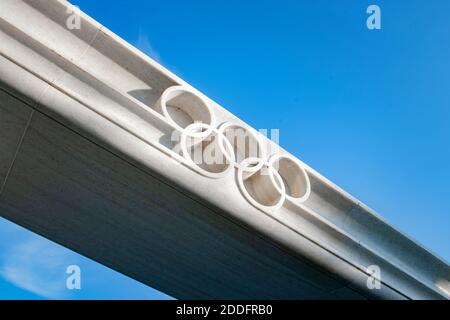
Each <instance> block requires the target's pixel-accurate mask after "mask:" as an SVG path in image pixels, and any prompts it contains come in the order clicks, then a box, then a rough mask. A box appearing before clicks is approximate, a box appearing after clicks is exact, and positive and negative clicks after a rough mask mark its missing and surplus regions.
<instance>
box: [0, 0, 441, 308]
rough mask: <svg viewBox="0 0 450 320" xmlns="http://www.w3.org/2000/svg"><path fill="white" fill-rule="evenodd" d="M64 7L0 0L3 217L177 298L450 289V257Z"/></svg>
mask: <svg viewBox="0 0 450 320" xmlns="http://www.w3.org/2000/svg"><path fill="white" fill-rule="evenodd" d="M71 8H72V7H71V6H70V5H69V4H68V3H67V2H65V1H59V0H46V1H44V0H42V1H33V0H2V1H1V4H0V183H1V191H0V192H1V193H0V215H2V216H3V217H5V218H7V219H9V220H11V221H13V222H15V223H17V224H20V225H22V226H24V227H26V228H28V229H30V230H32V231H34V232H36V233H39V234H41V235H43V236H45V237H47V238H49V239H51V240H53V241H56V242H58V243H60V244H62V245H64V246H66V247H68V248H70V249H73V250H75V251H77V252H79V253H81V254H83V255H86V256H87V257H90V258H92V259H94V260H96V261H99V262H100V263H103V264H105V265H107V266H109V267H111V268H113V269H115V270H118V271H120V272H122V273H124V274H126V275H128V276H130V277H133V278H135V279H137V280H139V281H142V282H144V283H146V284H148V285H151V286H153V287H154V288H156V289H159V290H162V291H164V292H166V293H168V294H170V295H173V296H174V297H178V298H225V299H228V298H284V299H295V298H327V299H329V298H338V299H339V298H343V299H349V298H357V299H365V298H382V299H445V298H448V297H449V294H450V285H449V279H450V268H449V266H448V265H447V264H446V262H444V261H443V260H441V259H439V258H438V257H436V256H434V255H433V254H431V253H430V252H428V251H427V250H425V249H424V248H422V247H421V246H420V245H419V244H417V243H415V242H413V241H412V240H410V239H408V238H407V237H406V236H404V235H403V234H402V233H400V232H399V231H397V230H395V229H394V228H393V227H392V226H390V225H389V224H388V223H386V222H385V221H384V220H383V219H382V218H381V217H380V216H378V215H377V214H376V213H375V212H373V211H372V210H371V209H370V208H368V207H367V206H365V205H364V204H363V203H361V202H360V201H358V200H357V199H355V198H353V197H352V196H351V195H349V194H347V193H346V192H345V191H343V190H341V189H340V188H338V187H337V186H336V185H334V184H333V183H331V182H330V181H328V180H327V179H326V178H324V177H323V176H321V175H320V174H319V173H317V172H316V171H315V170H313V169H312V168H310V167H309V166H307V165H306V164H304V163H303V162H302V161H300V160H299V159H297V158H295V157H294V156H292V155H291V154H289V153H288V152H287V151H285V150H282V149H278V150H277V146H275V145H274V144H273V143H272V142H271V141H269V140H268V139H267V138H266V137H264V136H262V135H261V134H260V133H258V132H256V131H255V130H254V129H252V128H251V127H249V126H248V125H247V124H245V123H244V122H242V121H241V120H240V119H238V118H236V117H235V116H234V115H232V114H230V113H229V112H228V111H227V110H225V109H224V108H223V107H221V106H220V105H218V104H217V103H215V102H214V101H212V100H211V99H209V98H208V97H206V96H204V95H203V94H202V93H201V92H199V91H198V90H197V89H195V88H193V87H192V86H190V85H189V84H187V83H186V82H184V81H183V80H182V79H180V78H178V77H177V76H175V75H174V74H172V73H171V72H169V71H168V70H166V69H164V68H163V67H162V66H160V65H158V64H157V63H156V62H155V61H153V60H151V59H150V58H148V57H147V56H145V55H144V54H143V53H141V52H139V51H138V50H137V49H135V48H133V47H132V46H130V45H129V44H127V43H126V42H125V41H123V40H122V39H120V38H118V37H117V36H116V35H115V34H113V33H112V32H110V31H109V30H107V29H106V28H104V27H103V26H101V25H100V24H98V23H97V22H95V21H93V20H92V19H91V18H89V17H88V16H86V15H84V14H81V15H80V19H81V20H80V21H81V24H80V29H77V28H75V29H70V28H68V27H67V21H68V19H69V18H71V15H72V14H73V11H72V10H71ZM236 128H239V129H240V130H242V131H243V132H247V133H248V135H247V137H248V139H249V140H248V141H250V140H252V141H254V145H256V146H257V147H256V148H254V150H252V149H248V150H243V149H242V148H241V147H240V146H239V145H236V143H235V141H234V140H233V139H228V138H227V132H229V131H230V130H232V129H236ZM174 136H178V137H179V138H180V139H179V140H177V143H174V141H173V137H174ZM192 136H196V137H197V138H198V139H199V140H198V139H197V140H194V141H193V139H192ZM206 137H211V139H210V140H206V139H205V138H206ZM199 141H200V142H199ZM205 141H208V142H207V143H205ZM178 142H181V143H180V144H179V145H178ZM208 145H212V146H213V147H214V148H213V149H214V150H215V151H216V152H217V153H218V154H219V156H220V158H222V159H226V160H227V161H224V162H223V163H202V164H198V163H197V162H196V161H194V160H193V159H192V157H191V155H192V152H193V149H196V148H199V147H200V146H203V147H205V146H208ZM177 148H178V149H177ZM274 150H277V151H276V152H274ZM194 151H195V150H194ZM200 154H201V155H204V153H203V152H201V153H200ZM216 155H217V154H216ZM373 265H375V266H379V267H380V270H381V279H380V280H381V281H380V284H381V288H380V289H371V288H370V286H368V281H371V280H370V278H369V276H370V271H368V268H369V267H370V266H373ZM369 270H370V269H369Z"/></svg>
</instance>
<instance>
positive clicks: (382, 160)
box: [0, 0, 450, 299]
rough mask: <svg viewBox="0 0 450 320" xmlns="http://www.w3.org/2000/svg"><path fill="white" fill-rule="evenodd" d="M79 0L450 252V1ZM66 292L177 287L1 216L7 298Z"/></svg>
mask: <svg viewBox="0 0 450 320" xmlns="http://www.w3.org/2000/svg"><path fill="white" fill-rule="evenodd" d="M71 2H72V3H73V4H76V5H78V6H79V7H80V8H81V9H82V10H83V11H85V12H87V13H88V14H89V15H91V16H92V17H93V18H95V19H97V20H98V21H100V23H102V24H104V25H105V26H106V27H108V28H109V29H111V30H112V31H114V32H115V33H117V34H118V35H119V36H121V37H123V38H124V39H125V40H127V41H128V42H130V43H132V44H134V45H135V46H137V47H138V48H140V49H141V50H142V51H144V52H145V53H147V54H149V55H150V56H152V57H153V58H155V59H156V60H158V61H159V62H160V63H161V64H163V65H164V66H166V67H167V68H169V69H170V70H172V71H173V72H175V73H176V74H178V75H179V76H180V77H182V78H184V79H185V80H186V81H187V82H189V83H191V84H192V85H193V86H195V87H197V88H198V89H200V90H201V91H203V92H204V93H205V94H206V95H208V96H210V97H211V98H213V99H214V100H216V101H217V102H219V103H220V104H222V105H223V106H224V107H226V108H227V109H229V110H230V111H231V112H233V113H234V114H235V115H237V116H238V117H240V118H242V119H243V120H244V121H246V122H247V123H249V124H250V125H252V126H253V127H255V128H258V129H260V128H267V129H271V128H275V129H280V144H281V145H282V146H283V147H284V148H286V149H287V150H289V151H290V152H291V153H293V154H294V155H296V156H298V157H299V158H300V159H302V160H303V161H304V162H306V163H307V164H309V165H310V166H312V167H313V168H315V169H316V170H317V171H319V172H320V173H322V174H323V175H324V176H326V177H328V178H329V179H330V180H332V181H333V182H335V183H336V184H338V185H339V186H341V187H342V188H344V189H345V190H347V191H348V192H350V193H351V194H353V195H354V196H356V197H357V198H359V199H360V200H362V201H363V202H365V203H366V204H367V205H369V206H370V207H372V208H374V209H375V210H377V211H378V212H379V213H380V214H381V215H382V216H384V217H385V218H386V219H387V220H388V221H389V222H391V223H392V224H393V225H395V226H396V227H398V229H400V230H401V231H403V232H405V233H406V234H407V235H409V236H411V237H412V238H413V239H415V240H417V241H418V242H420V243H422V244H423V245H424V246H425V247H426V248H428V249H430V250H431V251H433V252H434V253H436V254H438V255H439V256H441V257H442V258H444V259H445V260H446V261H449V260H450V187H449V181H450V88H449V84H450V60H449V58H448V57H450V41H449V39H450V19H449V18H448V13H449V12H450V2H449V1H447V0H434V1H432V2H427V1H421V0H408V1H406V0H404V1H373V2H368V1H355V0H340V1H329V0H315V1H299V0H295V1H261V0H260V1H234V0H231V1H211V0H209V1H176V0H173V1H143V0H142V1H141V0H128V1H106V0H96V1H92V0H72V1H71ZM370 4H377V5H379V6H380V8H381V12H382V29H381V30H373V31H370V30H368V29H367V28H366V18H367V14H366V8H367V7H368V5H370ZM36 248H38V249H39V252H42V253H43V254H41V255H39V256H36V254H35V251H36ZM67 264H79V265H80V266H81V268H82V272H83V274H82V275H83V278H82V279H83V287H82V290H80V291H77V292H73V291H70V292H67V290H63V289H62V288H61V284H60V283H62V286H64V285H65V281H64V280H63V281H61V280H60V279H65V277H66V275H65V273H64V268H63V267H64V266H65V265H67ZM61 270H63V271H62V273H61ZM53 297H57V298H64V299H70V298H88V299H89V298H100V299H101V298H148V299H151V298H167V296H164V295H162V294H160V293H158V292H157V291H155V290H153V289H151V288H148V287H145V286H144V285H142V284H139V283H138V282H136V281H134V280H131V279H128V278H126V277H124V276H122V275H120V274H118V273H116V272H114V271H111V270H109V269H107V268H105V267H103V266H100V265H98V264H96V263H94V262H92V261H90V260H88V259H86V258H84V257H81V256H79V255H77V254H75V253H73V252H70V251H68V250H66V249H64V248H61V247H60V246H58V245H56V244H53V243H51V242H49V241H47V240H45V239H42V238H40V237H38V236H36V235H33V234H31V233H30V232H28V231H26V230H24V229H22V228H20V227H17V226H14V225H12V224H11V223H9V222H6V221H4V220H0V298H3V299H4V298H19V299H20V298H33V299H34V298H53Z"/></svg>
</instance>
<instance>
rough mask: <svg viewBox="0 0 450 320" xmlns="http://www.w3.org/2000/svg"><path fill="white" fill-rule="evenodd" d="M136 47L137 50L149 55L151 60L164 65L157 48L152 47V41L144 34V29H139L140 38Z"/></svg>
mask: <svg viewBox="0 0 450 320" xmlns="http://www.w3.org/2000/svg"><path fill="white" fill-rule="evenodd" d="M134 45H135V46H136V48H138V49H139V50H141V51H142V52H144V53H145V54H147V55H148V56H149V57H150V58H152V59H153V60H155V61H157V62H158V63H160V64H162V62H161V56H160V54H159V52H158V51H156V50H155V48H154V47H153V46H152V44H151V43H150V39H149V38H148V36H147V35H146V34H145V33H144V32H143V30H142V29H139V34H138V38H137V40H136V43H135V44H134Z"/></svg>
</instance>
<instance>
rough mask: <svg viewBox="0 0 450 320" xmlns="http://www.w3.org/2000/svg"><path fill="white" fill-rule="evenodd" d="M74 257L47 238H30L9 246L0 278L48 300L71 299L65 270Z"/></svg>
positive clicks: (0, 271)
mask: <svg viewBox="0 0 450 320" xmlns="http://www.w3.org/2000/svg"><path fill="white" fill-rule="evenodd" d="M73 258H74V257H73V256H72V255H71V254H70V252H67V251H66V250H65V249H64V248H62V247H60V246H58V245H57V244H54V243H52V242H50V241H48V240H46V239H43V238H40V237H39V238H37V237H33V239H26V240H24V241H22V242H19V243H17V244H16V245H14V246H12V247H11V248H10V249H9V250H8V252H6V254H5V255H4V260H3V263H2V266H1V268H0V275H1V276H3V277H4V278H5V279H6V280H7V281H9V282H11V283H12V284H14V285H15V286H17V287H20V288H22V289H25V290H28V291H30V292H33V293H35V294H37V295H39V296H42V297H45V298H49V299H67V298H70V293H71V291H69V290H67V288H66V277H67V275H66V273H65V271H66V267H67V266H68V265H70V264H71V262H73Z"/></svg>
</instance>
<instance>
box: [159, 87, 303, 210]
mask: <svg viewBox="0 0 450 320" xmlns="http://www.w3.org/2000/svg"><path fill="white" fill-rule="evenodd" d="M154 108H155V109H156V110H157V111H159V112H160V113H162V115H163V116H164V117H165V118H166V119H167V120H168V123H170V124H171V125H172V127H174V128H175V130H177V131H178V132H180V133H181V137H180V147H181V155H182V157H183V158H184V159H185V161H186V162H187V163H188V164H189V165H190V166H193V167H195V170H197V171H198V172H199V173H200V174H202V175H204V176H207V177H210V178H221V177H224V176H226V175H227V174H228V173H229V171H230V170H231V169H232V168H235V169H237V173H236V180H237V185H238V187H239V190H240V191H241V193H242V195H243V196H244V197H245V198H246V199H247V201H249V202H250V203H251V204H252V205H253V206H255V207H256V208H258V209H260V210H262V211H264V212H273V211H275V210H277V209H279V208H281V207H282V206H283V205H284V204H285V202H286V201H289V202H292V203H296V204H300V203H302V202H304V201H306V200H307V199H308V197H309V195H310V193H311V183H310V180H309V176H308V173H307V172H306V170H305V168H304V166H303V165H302V164H301V162H300V161H299V160H297V159H296V158H294V157H291V156H288V155H282V154H279V153H277V154H273V155H271V156H270V157H269V158H267V157H266V155H265V148H263V144H262V142H261V139H260V137H259V135H257V134H256V132H253V131H252V129H249V128H246V127H244V126H242V125H240V124H235V123H231V122H224V123H222V124H221V125H220V126H218V127H217V128H216V126H215V118H214V115H213V112H212V111H211V108H210V106H209V104H208V103H207V102H206V101H205V100H204V99H202V98H201V97H200V96H198V95H197V94H196V93H194V92H193V91H191V90H189V89H187V88H185V87H183V86H173V87H169V88H168V89H166V90H165V91H164V92H163V94H162V96H161V98H160V99H159V100H158V102H157V103H156V104H155V106H154ZM170 108H172V109H173V110H172V111H170ZM181 115H183V116H181ZM186 119H187V121H186ZM266 159H267V160H266ZM199 160H200V161H199Z"/></svg>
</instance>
